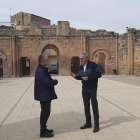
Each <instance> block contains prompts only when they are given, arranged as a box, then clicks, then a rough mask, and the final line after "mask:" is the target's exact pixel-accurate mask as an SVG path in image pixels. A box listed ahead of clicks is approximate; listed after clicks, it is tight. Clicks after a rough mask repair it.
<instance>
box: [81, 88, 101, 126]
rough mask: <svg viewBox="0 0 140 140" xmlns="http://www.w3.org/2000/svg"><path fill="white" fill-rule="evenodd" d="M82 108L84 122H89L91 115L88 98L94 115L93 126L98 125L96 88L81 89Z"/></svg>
mask: <svg viewBox="0 0 140 140" xmlns="http://www.w3.org/2000/svg"><path fill="white" fill-rule="evenodd" d="M82 96H83V103H84V110H85V117H86V123H87V124H89V125H90V124H91V115H90V100H91V104H92V110H93V116H94V126H95V127H98V126H99V111H98V102H97V89H82Z"/></svg>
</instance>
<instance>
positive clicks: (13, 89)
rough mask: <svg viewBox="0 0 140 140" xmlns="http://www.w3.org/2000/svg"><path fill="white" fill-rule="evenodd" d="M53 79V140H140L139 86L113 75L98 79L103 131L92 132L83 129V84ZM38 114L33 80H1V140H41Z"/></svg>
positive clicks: (49, 125) (29, 78)
mask: <svg viewBox="0 0 140 140" xmlns="http://www.w3.org/2000/svg"><path fill="white" fill-rule="evenodd" d="M53 78H54V79H58V81H59V83H58V85H57V86H56V87H55V89H56V93H57V95H58V99H57V100H53V101H52V107H51V108H52V109H51V116H50V118H49V121H48V128H49V129H54V135H55V137H53V138H50V139H51V140H140V86H138V84H137V85H132V84H130V83H129V84H128V83H127V82H125V80H124V81H122V80H120V81H119V80H115V78H116V79H119V78H117V77H114V79H113V76H112V77H111V78H110V79H109V78H107V77H104V76H103V78H100V79H99V84H98V96H97V98H98V104H99V113H100V131H99V132H98V133H93V132H92V130H93V128H90V129H86V130H80V126H82V125H83V124H84V123H85V116H84V107H83V101H82V95H81V82H80V81H78V80H75V79H74V78H72V77H70V76H53ZM124 78H128V79H129V78H131V77H124ZM120 79H123V78H120ZM126 81H131V80H130V79H129V80H126ZM134 83H138V79H136V80H135V81H134ZM91 111H92V110H91ZM39 115H40V104H39V102H38V101H35V100H34V77H23V78H3V79H0V140H41V139H42V138H40V137H39V133H40V132H39V129H40V128H39ZM92 124H94V121H93V119H92Z"/></svg>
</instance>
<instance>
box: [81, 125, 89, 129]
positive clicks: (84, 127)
mask: <svg viewBox="0 0 140 140" xmlns="http://www.w3.org/2000/svg"><path fill="white" fill-rule="evenodd" d="M86 128H91V124H84V125H83V126H81V127H80V129H86Z"/></svg>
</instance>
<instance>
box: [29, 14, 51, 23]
mask: <svg viewBox="0 0 140 140" xmlns="http://www.w3.org/2000/svg"><path fill="white" fill-rule="evenodd" d="M31 22H41V24H42V25H50V20H48V19H45V18H42V17H39V16H36V15H32V14H31Z"/></svg>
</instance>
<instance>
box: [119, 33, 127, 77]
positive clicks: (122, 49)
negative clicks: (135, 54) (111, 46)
mask: <svg viewBox="0 0 140 140" xmlns="http://www.w3.org/2000/svg"><path fill="white" fill-rule="evenodd" d="M118 64H119V65H118V74H120V75H121V74H122V75H127V74H128V35H127V34H123V35H120V36H119V48H118Z"/></svg>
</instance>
